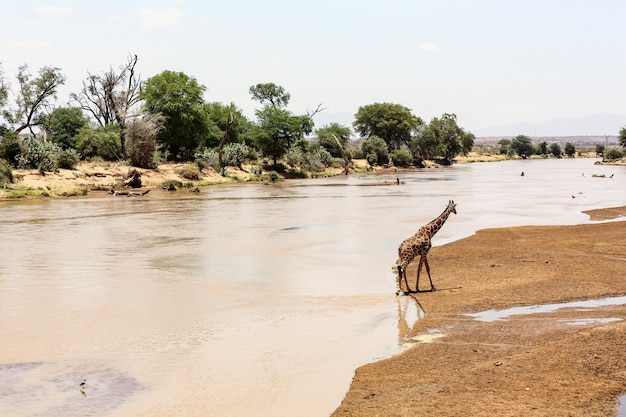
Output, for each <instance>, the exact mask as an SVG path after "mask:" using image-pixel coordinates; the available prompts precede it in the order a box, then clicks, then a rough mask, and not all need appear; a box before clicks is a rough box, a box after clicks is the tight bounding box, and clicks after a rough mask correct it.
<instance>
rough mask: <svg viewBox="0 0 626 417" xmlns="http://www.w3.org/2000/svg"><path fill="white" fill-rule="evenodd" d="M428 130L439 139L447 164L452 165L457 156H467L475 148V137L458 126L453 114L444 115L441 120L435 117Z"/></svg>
mask: <svg viewBox="0 0 626 417" xmlns="http://www.w3.org/2000/svg"><path fill="white" fill-rule="evenodd" d="M426 130H427V131H429V132H431V134H432V135H433V136H434V137H436V138H437V141H438V142H439V147H440V152H441V156H443V161H444V163H445V164H448V165H451V164H452V161H453V159H454V158H456V157H457V155H459V154H462V155H467V154H468V153H469V151H471V150H472V147H473V146H474V139H475V137H474V135H473V134H472V133H469V132H466V131H465V130H464V129H463V128H461V127H460V126H459V125H458V124H457V122H456V115H455V114H453V113H452V114H450V113H444V114H443V115H442V116H441V118H436V117H434V118H433V119H432V120H431V121H430V123H429V124H428V127H427V128H426Z"/></svg>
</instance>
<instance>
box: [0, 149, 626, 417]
mask: <svg viewBox="0 0 626 417" xmlns="http://www.w3.org/2000/svg"><path fill="white" fill-rule="evenodd" d="M593 162H594V161H593V160H581V159H578V160H558V161H551V160H549V161H511V162H502V163H491V164H469V165H456V166H453V167H449V168H439V169H425V170H421V171H419V172H411V173H403V174H397V175H395V174H394V175H376V176H374V175H350V176H348V177H335V178H328V179H319V180H302V181H288V182H284V183H280V184H276V185H271V186H265V185H256V184H245V185H236V186H216V187H210V188H204V189H202V192H201V193H199V194H196V193H186V192H183V191H179V192H175V193H167V192H157V191H155V192H153V193H150V194H148V195H147V196H146V197H142V198H120V197H112V196H108V195H107V196H104V195H103V196H102V197H100V198H88V199H71V200H58V199H54V200H42V201H15V202H13V201H12V202H0V250H1V253H2V254H3V255H4V256H3V257H4V262H2V263H1V264H0V340H1V341H2V349H1V350H0V380H2V381H3V382H4V381H6V383H3V384H2V386H0V415H11V416H37V415H41V416H72V415H81V416H195V415H220V416H292V415H298V416H324V415H329V414H330V413H331V412H332V411H333V410H334V409H335V408H336V407H337V406H338V405H339V403H340V401H341V399H342V398H343V396H344V395H345V392H346V391H347V389H348V387H349V384H350V381H351V378H352V376H353V373H354V370H355V368H356V367H358V366H359V365H362V364H365V363H367V362H370V361H372V360H376V359H379V358H383V357H386V356H388V355H391V354H394V353H397V352H398V351H400V350H401V349H402V348H403V347H404V346H405V345H406V344H407V343H411V341H407V340H405V336H406V334H407V331H408V330H407V329H410V328H411V326H412V323H413V322H414V321H415V320H418V319H419V318H420V317H421V315H422V314H423V312H420V310H419V308H418V306H417V305H416V304H415V303H412V302H411V301H410V298H409V297H395V296H394V294H395V291H396V283H395V279H394V275H393V274H392V273H391V266H392V265H393V264H394V263H395V260H396V258H397V252H396V251H397V245H398V244H399V243H400V242H401V241H402V240H403V239H405V238H407V237H409V236H410V235H412V234H413V233H414V232H415V231H416V230H417V228H419V226H421V225H422V224H424V223H425V222H427V221H430V220H432V219H433V218H434V217H436V216H437V215H439V213H441V211H442V210H443V209H444V208H445V206H446V204H447V202H448V200H450V199H453V200H455V202H457V204H458V206H457V211H458V214H457V215H452V216H451V217H450V218H449V219H448V221H447V223H446V224H445V225H444V226H443V228H442V229H441V230H440V231H439V233H438V234H437V236H435V239H434V241H433V243H434V245H441V244H444V243H447V242H450V241H453V240H456V239H459V238H462V237H465V236H469V235H471V234H473V233H474V232H475V231H476V230H479V229H483V228H488V227H504V226H512V225H524V224H575V223H584V222H587V221H588V216H586V215H584V214H582V213H581V211H582V210H587V209H592V208H599V207H612V206H619V205H623V204H624V200H623V190H624V189H625V186H626V169H625V168H623V167H607V166H594V165H593ZM522 171H524V173H525V175H524V176H523V177H522V176H521V175H520V173H521V172H522ZM594 173H595V174H605V175H607V176H609V175H611V174H615V175H614V178H611V179H608V178H593V177H592V174H594ZM397 177H399V178H400V179H401V180H402V181H403V182H404V184H403V185H399V186H398V185H395V183H396V178H397ZM385 182H387V184H385ZM572 196H574V197H575V198H572ZM431 267H432V273H433V280H434V281H435V283H436V282H437V266H436V265H431ZM459 285H462V283H459ZM522 301H523V300H522ZM83 379H86V380H87V385H86V389H85V394H84V395H83V394H82V393H81V392H80V391H79V389H78V384H79V383H80V381H82V380H83Z"/></svg>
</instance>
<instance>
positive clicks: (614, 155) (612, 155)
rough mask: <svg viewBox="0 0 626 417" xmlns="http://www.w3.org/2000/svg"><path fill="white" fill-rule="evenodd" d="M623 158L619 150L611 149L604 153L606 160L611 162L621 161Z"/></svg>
mask: <svg viewBox="0 0 626 417" xmlns="http://www.w3.org/2000/svg"><path fill="white" fill-rule="evenodd" d="M622 156H624V155H623V154H622V153H621V152H620V151H619V150H617V149H609V150H608V151H605V152H604V158H605V159H607V160H609V161H610V160H613V159H620V158H621V157H622Z"/></svg>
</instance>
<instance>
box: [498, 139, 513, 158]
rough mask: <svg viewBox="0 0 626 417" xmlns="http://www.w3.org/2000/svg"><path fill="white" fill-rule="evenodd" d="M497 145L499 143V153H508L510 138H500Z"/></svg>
mask: <svg viewBox="0 0 626 417" xmlns="http://www.w3.org/2000/svg"><path fill="white" fill-rule="evenodd" d="M498 145H500V151H499V152H500V155H508V153H509V149H511V140H510V139H500V140H499V141H498Z"/></svg>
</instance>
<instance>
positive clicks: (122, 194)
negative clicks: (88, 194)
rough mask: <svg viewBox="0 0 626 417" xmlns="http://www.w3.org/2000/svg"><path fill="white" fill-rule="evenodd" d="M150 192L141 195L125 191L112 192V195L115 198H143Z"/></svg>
mask: <svg viewBox="0 0 626 417" xmlns="http://www.w3.org/2000/svg"><path fill="white" fill-rule="evenodd" d="M149 192H150V190H146V191H144V192H141V193H133V192H132V191H125V190H122V191H116V190H111V194H113V195H114V196H121V197H141V196H144V195H146V194H148V193H149Z"/></svg>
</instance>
